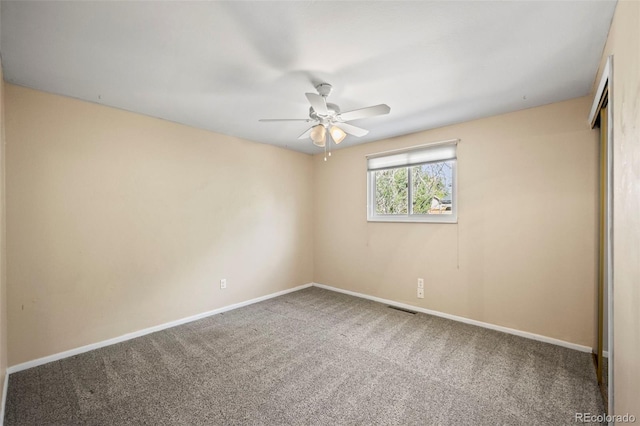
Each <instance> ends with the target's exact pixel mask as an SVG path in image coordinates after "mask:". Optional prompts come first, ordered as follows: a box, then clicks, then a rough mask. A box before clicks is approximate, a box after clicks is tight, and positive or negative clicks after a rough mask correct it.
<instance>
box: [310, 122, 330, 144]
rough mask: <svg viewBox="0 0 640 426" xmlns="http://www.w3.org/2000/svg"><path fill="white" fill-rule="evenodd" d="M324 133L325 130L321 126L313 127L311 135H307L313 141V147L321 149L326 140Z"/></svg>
mask: <svg viewBox="0 0 640 426" xmlns="http://www.w3.org/2000/svg"><path fill="white" fill-rule="evenodd" d="M326 133H327V129H325V128H324V126H323V125H322V124H318V125H317V126H314V127H313V130H311V134H310V135H309V137H310V138H311V140H312V141H313V144H314V145H316V146H319V147H321V148H322V147H323V146H324V145H325V142H326V140H327V139H326Z"/></svg>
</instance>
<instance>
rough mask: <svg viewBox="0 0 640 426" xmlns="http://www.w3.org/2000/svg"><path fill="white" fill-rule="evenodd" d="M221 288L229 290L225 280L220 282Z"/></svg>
mask: <svg viewBox="0 0 640 426" xmlns="http://www.w3.org/2000/svg"><path fill="white" fill-rule="evenodd" d="M220 288H227V280H226V279H225V278H223V279H221V280H220Z"/></svg>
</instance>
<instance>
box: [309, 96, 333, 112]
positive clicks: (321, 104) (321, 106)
mask: <svg viewBox="0 0 640 426" xmlns="http://www.w3.org/2000/svg"><path fill="white" fill-rule="evenodd" d="M305 96H306V97H307V99H308V100H309V103H310V104H311V106H312V107H313V109H314V110H315V112H317V113H318V114H320V115H328V114H329V111H328V110H327V101H326V100H325V99H324V98H323V97H322V96H320V95H316V94H315V93H305Z"/></svg>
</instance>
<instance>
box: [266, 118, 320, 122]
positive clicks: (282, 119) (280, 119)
mask: <svg viewBox="0 0 640 426" xmlns="http://www.w3.org/2000/svg"><path fill="white" fill-rule="evenodd" d="M258 121H305V122H307V123H308V122H310V121H312V120H311V119H310V118H261V119H260V120H258Z"/></svg>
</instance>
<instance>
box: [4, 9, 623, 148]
mask: <svg viewBox="0 0 640 426" xmlns="http://www.w3.org/2000/svg"><path fill="white" fill-rule="evenodd" d="M614 8H615V1H613V0H600V1H551V2H546V1H530V2H525V1H495V2H490V1H446V2H445V1H436V2H426V1H425V2H417V1H385V2H334V1H296V2H265V1H259V2H238V1H235V2H116V1H104V2H96V1H91V2H89V1H75V2H60V1H55V2H53V1H52V2H32V1H18V2H12V1H3V2H2V11H1V16H2V23H1V46H0V52H1V54H2V62H3V67H4V76H5V80H6V81H8V82H10V83H15V84H19V85H23V86H28V87H33V88H36V89H41V90H44V91H48V92H53V93H58V94H62V95H66V96H72V97H76V98H80V99H84V100H87V101H91V102H97V103H101V104H104V105H110V106H113V107H118V108H122V109H126V110H130V111H136V112H140V113H143V114H148V115H151V116H154V117H161V118H164V119H167V120H172V121H176V122H179V123H184V124H188V125H191V126H195V127H200V128H204V129H209V130H213V131H215V132H219V133H224V134H228V135H233V136H238V137H241V138H245V139H249V140H253V141H257V142H263V143H270V144H274V145H279V146H283V147H286V148H290V149H295V150H298V151H302V152H306V153H314V152H319V151H320V148H316V147H315V146H313V145H312V143H311V141H309V140H298V139H297V136H298V135H299V134H300V133H302V132H303V131H304V130H305V129H306V128H307V127H308V124H306V123H259V122H258V119H259V118H306V117H307V114H308V107H309V105H308V102H307V100H306V98H305V96H304V93H305V92H315V90H314V84H315V83H319V82H328V83H331V84H332V85H333V86H334V90H333V93H332V95H331V96H330V97H329V101H330V102H333V103H336V104H338V105H339V106H340V108H341V109H342V110H343V111H346V110H350V109H356V108H361V107H365V106H369V105H374V104H379V103H386V104H388V105H389V106H390V107H391V113H390V114H389V115H387V116H382V117H374V118H368V119H362V120H357V121H354V122H353V124H355V125H357V126H361V127H364V128H367V129H369V130H370V131H371V132H370V133H369V135H367V136H365V137H363V138H355V137H353V136H349V137H347V139H345V141H344V142H343V143H342V144H341V146H350V145H354V144H356V143H362V142H370V141H374V140H379V139H383V138H387V137H391V136H397V135H402V134H407V133H413V132H416V131H420V130H424V129H429V128H435V127H440V126H443V125H447V124H452V123H456V122H461V121H467V120H471V119H474V118H479V117H485V116H489V115H494V114H498V113H503V112H508V111H514V110H519V109H523V108H529V107H533V106H538V105H543V104H547V103H550V102H556V101H560V100H565V99H569V98H574V97H578V96H583V95H586V94H588V93H589V91H590V89H591V85H592V83H593V81H594V78H595V74H596V70H597V67H598V63H599V59H600V56H601V54H602V49H603V47H604V43H605V40H606V36H607V32H608V29H609V26H610V23H611V18H612V16H613V11H614ZM585 119H586V117H585Z"/></svg>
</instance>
